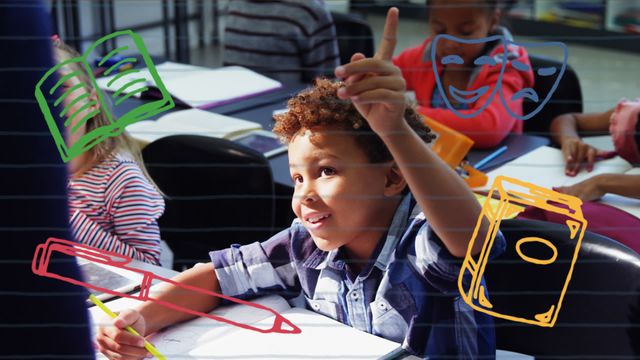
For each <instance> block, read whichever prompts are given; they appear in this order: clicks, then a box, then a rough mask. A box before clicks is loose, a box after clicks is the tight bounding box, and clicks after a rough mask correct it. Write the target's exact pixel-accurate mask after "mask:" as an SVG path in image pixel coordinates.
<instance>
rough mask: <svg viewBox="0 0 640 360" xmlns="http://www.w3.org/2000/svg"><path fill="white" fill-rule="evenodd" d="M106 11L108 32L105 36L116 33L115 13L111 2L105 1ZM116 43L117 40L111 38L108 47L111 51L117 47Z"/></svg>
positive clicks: (109, 0)
mask: <svg viewBox="0 0 640 360" xmlns="http://www.w3.org/2000/svg"><path fill="white" fill-rule="evenodd" d="M107 11H108V13H109V30H108V31H109V32H108V33H107V34H111V33H113V32H114V31H116V11H115V5H114V4H113V0H107ZM105 35H106V34H105ZM117 41H118V40H117V39H115V38H112V39H111V40H110V43H109V45H110V46H111V49H115V48H116V47H118V44H117Z"/></svg>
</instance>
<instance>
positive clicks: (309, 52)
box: [223, 0, 340, 83]
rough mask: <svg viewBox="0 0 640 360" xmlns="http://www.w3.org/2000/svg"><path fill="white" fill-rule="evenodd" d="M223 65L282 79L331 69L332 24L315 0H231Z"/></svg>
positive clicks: (335, 57)
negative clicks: (247, 69) (248, 69)
mask: <svg viewBox="0 0 640 360" xmlns="http://www.w3.org/2000/svg"><path fill="white" fill-rule="evenodd" d="M225 21H226V22H225V31H224V56H223V59H224V65H241V66H245V67H248V68H251V69H253V70H256V71H259V72H261V73H263V74H265V75H267V76H269V77H271V78H274V79H277V80H279V81H282V82H285V83H295V82H300V81H303V82H306V81H309V80H312V79H313V78H315V77H316V76H319V75H330V74H333V70H334V69H335V68H336V66H338V65H339V63H340V56H339V52H338V41H337V38H336V29H335V25H334V23H333V19H332V18H331V13H330V12H329V11H328V10H327V9H326V8H325V6H324V2H322V1H321V0H286V1H285V0H232V1H229V7H228V11H227V17H226V20H225Z"/></svg>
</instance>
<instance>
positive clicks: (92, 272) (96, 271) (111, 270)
mask: <svg viewBox="0 0 640 360" xmlns="http://www.w3.org/2000/svg"><path fill="white" fill-rule="evenodd" d="M78 265H79V268H80V271H81V272H82V276H83V277H84V279H85V281H86V282H87V283H89V284H93V285H96V286H99V287H102V288H105V289H110V290H116V291H118V292H120V293H129V292H131V291H134V290H137V289H139V288H140V283H141V281H142V275H140V274H139V273H134V272H132V271H127V270H125V269H121V268H117V267H113V266H109V265H104V264H98V263H93V262H86V261H83V260H79V261H78ZM89 291H90V292H91V293H92V294H94V295H96V297H97V298H98V299H100V300H103V301H104V300H107V299H110V298H113V297H115V295H111V294H106V293H102V292H99V291H97V290H93V289H89Z"/></svg>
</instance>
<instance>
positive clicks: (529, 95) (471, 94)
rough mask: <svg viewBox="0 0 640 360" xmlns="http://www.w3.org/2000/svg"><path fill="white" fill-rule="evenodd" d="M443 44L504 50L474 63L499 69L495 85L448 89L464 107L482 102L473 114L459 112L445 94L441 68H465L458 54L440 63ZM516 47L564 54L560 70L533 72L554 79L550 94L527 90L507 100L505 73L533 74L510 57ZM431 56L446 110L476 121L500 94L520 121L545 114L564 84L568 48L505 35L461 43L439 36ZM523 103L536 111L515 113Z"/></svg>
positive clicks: (556, 43) (452, 87) (559, 44)
mask: <svg viewBox="0 0 640 360" xmlns="http://www.w3.org/2000/svg"><path fill="white" fill-rule="evenodd" d="M441 41H453V42H458V43H460V44H481V43H484V44H487V43H493V42H496V43H497V44H498V45H497V46H499V47H502V52H501V54H498V55H495V56H488V55H486V54H485V55H482V56H479V57H478V58H476V59H475V60H474V61H473V64H474V66H488V67H495V68H496V70H497V68H499V75H498V79H497V81H496V83H495V84H492V85H485V86H482V87H480V88H477V89H474V90H466V89H458V88H456V87H455V86H453V85H449V86H448V89H446V90H448V93H449V94H450V96H451V97H452V98H453V99H454V100H455V101H456V102H457V103H458V104H461V105H463V106H465V105H466V106H469V105H471V104H474V103H476V102H477V101H479V100H480V101H482V103H481V104H477V105H476V106H474V109H475V110H474V111H468V110H467V111H465V112H464V113H462V112H461V111H460V109H456V108H455V107H454V106H453V105H452V104H451V101H450V100H449V97H448V96H447V91H445V88H444V85H443V82H442V79H441V77H440V76H441V74H440V72H439V71H438V68H439V67H440V66H446V65H448V64H457V65H463V64H464V60H463V59H462V57H461V56H460V55H457V54H451V55H447V56H444V57H442V58H441V59H438V57H437V51H436V49H437V45H438V43H439V42H441ZM525 45H526V46H525ZM513 46H522V47H525V48H533V47H538V48H541V47H556V48H559V49H560V50H561V51H562V54H563V59H562V62H561V64H562V65H561V66H560V68H556V67H545V68H540V69H533V71H535V72H536V76H537V77H547V76H548V77H555V81H554V83H553V86H552V87H551V88H550V90H549V92H548V93H546V94H538V93H537V92H536V90H535V89H533V88H529V87H527V88H523V89H519V90H518V91H516V92H515V93H514V94H513V95H511V96H510V97H509V98H506V96H505V94H504V92H503V88H502V84H503V82H502V79H503V76H504V73H505V70H506V69H507V68H508V67H509V68H510V71H511V70H513V71H523V72H528V71H530V70H531V68H530V65H529V64H525V63H522V62H520V61H518V60H517V57H512V56H509V51H508V50H509V48H510V47H513ZM430 53H431V65H432V67H433V72H434V74H435V77H436V86H437V88H438V91H439V92H440V96H441V97H442V99H443V101H444V103H445V105H446V106H447V109H449V110H451V111H452V112H453V113H455V114H456V115H457V116H458V117H460V118H463V119H468V118H473V117H475V116H477V115H478V114H480V113H481V112H482V111H484V109H485V108H486V107H487V106H488V105H489V104H490V103H491V102H492V101H493V99H494V97H495V96H496V94H500V99H501V102H502V104H503V105H504V107H505V108H506V110H507V112H508V113H509V114H510V115H511V116H513V117H514V118H516V119H518V120H528V119H530V118H531V117H533V116H535V115H536V114H537V113H538V112H540V110H542V108H543V107H544V106H545V105H546V104H547V103H548V102H549V100H550V99H551V96H553V93H554V92H555V90H556V88H557V87H558V84H560V80H562V76H563V75H564V73H565V70H566V67H567V60H568V49H567V47H566V45H565V44H563V43H560V42H546V43H539V44H527V43H516V42H513V41H510V40H508V39H507V38H505V37H504V36H502V35H492V36H489V37H486V38H481V39H462V38H458V37H455V36H451V35H447V34H440V35H437V36H435V37H434V38H433V40H432V42H431V51H430ZM438 61H439V63H438ZM520 99H522V100H526V101H531V102H534V103H536V104H537V107H535V108H534V109H533V111H531V112H529V113H526V114H522V115H520V114H519V111H516V107H515V106H514V104H519V102H518V100H520ZM518 110H520V109H518Z"/></svg>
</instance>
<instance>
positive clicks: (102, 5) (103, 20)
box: [97, 0, 110, 56]
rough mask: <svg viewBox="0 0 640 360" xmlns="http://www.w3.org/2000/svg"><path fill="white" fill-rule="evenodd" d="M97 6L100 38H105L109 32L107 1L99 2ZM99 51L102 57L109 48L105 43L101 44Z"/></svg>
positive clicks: (101, 0) (100, 0)
mask: <svg viewBox="0 0 640 360" xmlns="http://www.w3.org/2000/svg"><path fill="white" fill-rule="evenodd" d="M97 4H98V11H99V15H100V36H105V35H107V34H110V32H108V31H109V30H108V29H107V11H106V10H107V9H106V7H107V0H99V1H98V2H97ZM100 51H101V52H102V55H103V56H104V55H105V54H106V53H107V52H109V48H108V46H107V43H106V42H103V43H102V45H100Z"/></svg>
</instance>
